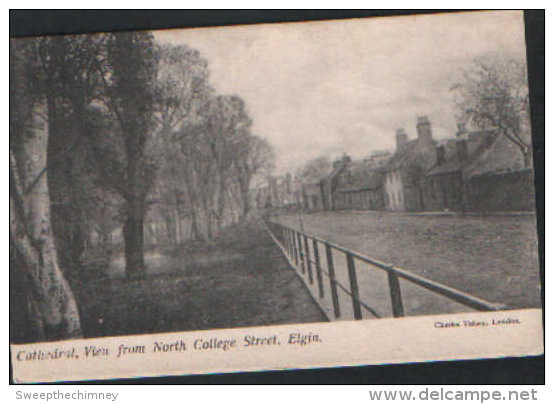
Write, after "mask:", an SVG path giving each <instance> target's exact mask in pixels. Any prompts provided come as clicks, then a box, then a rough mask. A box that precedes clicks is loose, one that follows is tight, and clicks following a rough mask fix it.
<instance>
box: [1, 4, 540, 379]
mask: <svg viewBox="0 0 554 404" xmlns="http://www.w3.org/2000/svg"><path fill="white" fill-rule="evenodd" d="M527 81H528V74H527V64H526V47H525V35H524V21H523V13H522V12H519V11H499V12H465V13H446V14H434V15H418V16H403V17H387V18H361V19H347V20H329V21H319V22H302V23H276V24H258V25H248V26H232V27H219V28H218V27H212V28H197V29H174V30H161V31H153V32H145V31H140V32H138V31H136V32H135V31H132V32H118V33H98V34H87V35H73V36H48V37H28V38H17V39H10V150H9V151H10V164H9V168H10V284H9V293H10V350H11V362H12V365H13V375H14V380H15V382H18V383H30V382H50V381H68V380H90V379H110V378H126V377H141V376H160V375H187V374H200V373H221V372H240V371H249V370H271V369H297V368H310V367H330V366H340V365H367V364H387V363H403V362H418V361H432V360H454V359H473V358H494V357H505V356H527V355H539V354H541V353H543V333H542V329H543V325H542V303H541V281H540V271H539V257H538V237H537V217H536V213H535V190H534V170H533V165H534V162H533V149H532V131H531V122H530V112H529V111H530V107H529V92H528V84H527Z"/></svg>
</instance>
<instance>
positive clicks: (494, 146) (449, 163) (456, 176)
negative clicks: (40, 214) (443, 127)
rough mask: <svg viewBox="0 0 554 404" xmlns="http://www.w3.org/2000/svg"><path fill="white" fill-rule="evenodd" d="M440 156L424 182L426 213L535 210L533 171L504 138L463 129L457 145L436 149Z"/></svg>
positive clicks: (450, 142) (460, 127)
mask: <svg viewBox="0 0 554 404" xmlns="http://www.w3.org/2000/svg"><path fill="white" fill-rule="evenodd" d="M436 153H437V160H436V164H435V166H434V167H432V168H431V169H430V170H429V172H428V173H427V175H426V178H425V185H424V190H425V192H424V195H425V209H426V210H430V211H439V210H440V211H444V210H451V211H514V210H525V211H529V210H533V209H534V206H535V201H534V187H533V174H532V168H530V167H525V160H524V157H523V155H522V153H521V152H520V150H519V149H518V148H517V146H515V145H514V144H513V143H512V142H510V141H509V140H508V139H507V138H506V137H505V136H502V135H500V134H498V132H496V131H494V130H485V131H473V132H468V131H467V130H466V129H465V126H464V125H463V124H459V125H458V132H457V133H456V139H449V140H447V141H446V142H443V143H442V144H438V145H437V148H436Z"/></svg>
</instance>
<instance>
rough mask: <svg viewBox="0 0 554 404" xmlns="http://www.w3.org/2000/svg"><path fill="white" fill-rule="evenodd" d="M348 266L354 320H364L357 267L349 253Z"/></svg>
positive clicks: (347, 254)
mask: <svg viewBox="0 0 554 404" xmlns="http://www.w3.org/2000/svg"><path fill="white" fill-rule="evenodd" d="M346 264H347V266H348V279H350V293H351V294H352V307H353V309H354V319H355V320H361V319H362V306H361V305H360V291H359V289H358V278H357V277H356V266H355V265H354V257H353V256H352V254H350V253H349V252H347V253H346Z"/></svg>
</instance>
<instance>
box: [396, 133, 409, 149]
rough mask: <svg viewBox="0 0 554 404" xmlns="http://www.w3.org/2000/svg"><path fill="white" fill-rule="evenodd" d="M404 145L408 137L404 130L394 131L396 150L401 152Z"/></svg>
mask: <svg viewBox="0 0 554 404" xmlns="http://www.w3.org/2000/svg"><path fill="white" fill-rule="evenodd" d="M406 143H408V135H407V134H406V132H405V131H404V128H399V129H397V130H396V150H397V151H398V150H401V149H402V148H403V147H404V146H405V145H406Z"/></svg>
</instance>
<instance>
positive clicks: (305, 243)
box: [265, 222, 507, 320]
mask: <svg viewBox="0 0 554 404" xmlns="http://www.w3.org/2000/svg"><path fill="white" fill-rule="evenodd" d="M265 225H266V228H267V230H268V232H269V234H270V236H271V237H272V238H273V240H274V241H275V242H276V243H277V245H278V246H279V247H280V248H281V250H282V251H283V253H284V254H285V256H286V258H287V259H288V261H289V262H290V263H291V265H292V266H293V267H295V268H296V270H297V272H298V273H299V275H300V276H301V277H302V278H303V279H304V280H305V282H306V284H307V285H308V286H309V287H314V290H315V296H314V298H315V299H316V301H317V302H318V304H320V306H321V300H322V299H324V298H325V290H326V289H327V290H328V291H330V295H331V301H332V310H333V313H334V319H339V318H341V317H343V316H342V315H341V305H340V303H339V296H338V291H339V290H341V291H342V292H344V293H345V294H346V295H347V296H349V300H350V301H351V304H352V310H353V311H352V313H353V318H354V319H356V320H360V319H362V318H363V315H362V310H365V311H366V312H368V313H370V314H371V316H372V317H374V318H380V317H388V316H389V315H387V314H380V313H378V312H377V311H376V310H375V309H374V308H372V307H370V305H369V304H367V303H366V302H364V301H362V299H360V288H359V285H358V276H357V268H356V263H357V262H363V263H366V264H369V267H370V270H371V269H377V270H381V271H385V272H386V275H387V280H388V282H387V283H388V285H387V287H388V293H387V294H388V295H389V296H390V303H391V308H392V313H390V314H391V315H392V316H393V317H403V316H404V315H405V310H404V302H403V298H402V291H401V287H400V282H399V280H400V279H403V280H406V281H408V282H409V283H411V284H414V285H417V286H419V287H421V288H424V289H426V290H428V291H430V292H432V293H434V294H436V295H441V296H443V297H446V298H447V299H449V300H451V301H454V302H457V303H460V304H462V305H464V306H467V307H470V308H472V309H475V310H479V311H494V310H504V309H506V308H507V307H506V306H505V305H503V304H498V303H491V302H488V301H486V300H483V299H480V298H478V297H475V296H472V295H470V294H467V293H464V292H462V291H459V290H457V289H454V288H452V287H449V286H446V285H443V284H441V283H438V282H435V281H432V280H430V279H427V278H425V277H422V276H420V275H416V274H414V273H412V272H409V271H406V270H404V269H401V268H398V267H395V266H393V265H390V264H386V263H383V262H380V261H378V260H376V259H373V258H370V257H367V256H365V255H363V254H361V253H358V252H355V251H351V250H349V249H348V248H345V247H342V246H339V245H337V244H334V243H331V242H329V241H327V240H322V239H320V238H318V237H316V236H314V235H310V234H307V233H304V232H300V231H298V230H295V229H292V228H289V227H286V226H283V225H281V224H278V223H275V222H266V223H265ZM310 244H311V247H310ZM320 246H323V249H324V252H325V253H324V254H321V253H320ZM334 251H335V252H338V253H340V254H344V256H345V259H346V267H347V274H348V282H347V283H348V284H347V285H345V284H343V283H342V282H340V281H339V280H338V279H337V274H336V272H335V259H334V258H333V256H334V255H335V254H333V252H334ZM320 254H321V255H323V256H320ZM324 278H325V279H324ZM325 282H328V288H327V287H324V284H325ZM314 283H315V284H314ZM315 285H317V287H315ZM326 314H327V313H326ZM327 317H328V318H329V319H330V320H332V319H333V318H331V317H330V316H329V315H328V314H327Z"/></svg>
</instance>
